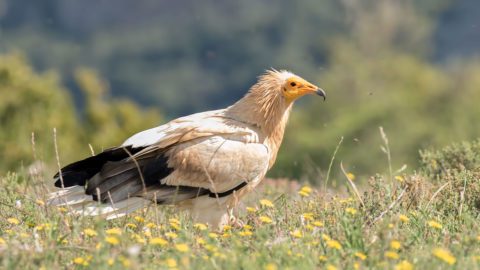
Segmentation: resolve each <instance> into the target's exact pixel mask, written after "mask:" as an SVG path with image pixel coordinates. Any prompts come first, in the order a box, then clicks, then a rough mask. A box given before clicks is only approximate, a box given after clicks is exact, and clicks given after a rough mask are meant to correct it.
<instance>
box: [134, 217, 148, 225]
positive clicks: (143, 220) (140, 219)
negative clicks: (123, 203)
mask: <svg viewBox="0 0 480 270" xmlns="http://www.w3.org/2000/svg"><path fill="white" fill-rule="evenodd" d="M133 219H135V221H137V222H140V223H143V222H145V219H144V218H143V217H139V216H136V217H134V218H133Z"/></svg>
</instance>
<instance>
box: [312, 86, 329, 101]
mask: <svg viewBox="0 0 480 270" xmlns="http://www.w3.org/2000/svg"><path fill="white" fill-rule="evenodd" d="M315 94H317V95H319V96H321V97H323V101H325V100H326V99H327V94H325V91H323V89H322V88H317V90H315Z"/></svg>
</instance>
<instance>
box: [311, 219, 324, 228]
mask: <svg viewBox="0 0 480 270" xmlns="http://www.w3.org/2000/svg"><path fill="white" fill-rule="evenodd" d="M312 224H313V226H315V227H323V225H324V224H323V222H321V221H319V220H317V221H314V222H313V223H312Z"/></svg>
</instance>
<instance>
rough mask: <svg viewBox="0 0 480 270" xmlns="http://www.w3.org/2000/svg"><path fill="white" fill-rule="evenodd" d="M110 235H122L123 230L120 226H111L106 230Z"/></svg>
mask: <svg viewBox="0 0 480 270" xmlns="http://www.w3.org/2000/svg"><path fill="white" fill-rule="evenodd" d="M105 233H106V234H108V235H122V230H120V229H119V228H111V229H108V230H106V231H105Z"/></svg>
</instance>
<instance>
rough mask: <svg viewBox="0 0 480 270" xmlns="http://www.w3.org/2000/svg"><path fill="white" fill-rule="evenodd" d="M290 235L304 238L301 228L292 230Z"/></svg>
mask: <svg viewBox="0 0 480 270" xmlns="http://www.w3.org/2000/svg"><path fill="white" fill-rule="evenodd" d="M290 235H291V236H293V237H295V238H302V237H303V234H302V232H301V231H299V230H294V231H291V232H290Z"/></svg>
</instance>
